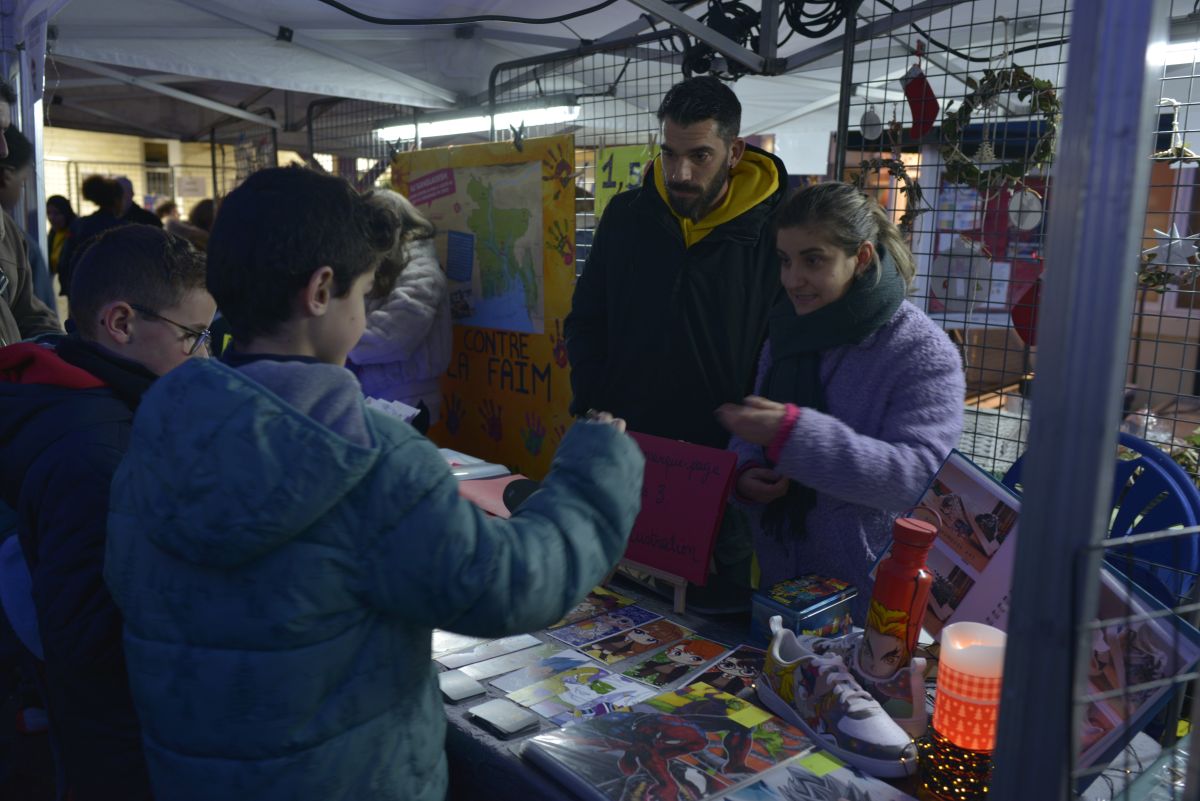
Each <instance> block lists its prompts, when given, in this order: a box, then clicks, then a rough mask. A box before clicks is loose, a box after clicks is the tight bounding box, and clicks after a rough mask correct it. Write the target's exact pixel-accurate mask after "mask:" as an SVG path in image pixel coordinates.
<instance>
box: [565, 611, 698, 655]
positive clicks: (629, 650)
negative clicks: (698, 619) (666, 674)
mask: <svg viewBox="0 0 1200 801" xmlns="http://www.w3.org/2000/svg"><path fill="white" fill-rule="evenodd" d="M691 633H692V632H691V631H690V630H688V629H685V628H684V627H683V626H680V625H679V624H677V623H672V622H671V621H669V620H655V621H654V622H653V623H647V624H646V625H644V626H634V627H633V628H631V629H629V630H628V631H624V632H621V633H620V634H615V635H613V636H612V637H606V638H604V639H603V640H599V641H597V642H594V643H592V644H591V645H589V646H587V647H586V648H583V649H582V650H583V652H584V653H585V654H587V655H588V656H590V657H591V658H592V659H598V660H600V661H601V662H604V663H605V664H608V665H611V664H614V663H616V662H620V661H622V660H624V659H629V658H630V657H632V656H637V655H639V654H645V653H649V652H650V651H653V650H655V649H658V648H662V647H663V646H667V645H672V644H674V643H675V642H677V641H679V640H681V639H683V638H684V637H686V636H688V635H689V634H691Z"/></svg>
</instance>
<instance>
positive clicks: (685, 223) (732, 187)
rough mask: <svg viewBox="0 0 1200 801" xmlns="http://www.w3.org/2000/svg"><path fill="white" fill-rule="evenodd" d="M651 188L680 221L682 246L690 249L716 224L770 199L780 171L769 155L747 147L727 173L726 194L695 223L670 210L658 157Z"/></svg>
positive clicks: (658, 157) (777, 185)
mask: <svg viewBox="0 0 1200 801" xmlns="http://www.w3.org/2000/svg"><path fill="white" fill-rule="evenodd" d="M654 187H655V188H656V189H657V190H658V196H659V197H661V198H662V199H663V202H664V203H666V204H667V208H669V209H671V214H673V215H674V216H675V219H676V220H678V221H679V227H680V228H681V229H682V230H683V241H684V245H685V246H686V247H689V248H690V247H691V246H692V245H694V244H696V243H697V242H699V241H700V240H701V239H704V237H706V236H708V234H709V232H711V231H712V230H713V229H714V228H716V227H717V226H718V225H721V224H722V223H727V222H729V221H730V220H732V219H734V218H735V217H737V216H739V215H741V214H743V213H745V212H747V211H749V210H750V209H752V208H754V207H755V206H757V205H758V204H759V203H762V202H763V201H764V200H766V199H767V198H769V197H770V196H771V195H772V194H773V193H774V192H775V190H776V189H778V188H779V170H777V169H776V168H775V162H774V161H772V160H771V158H770V156H767V155H765V154H763V153H756V152H754V151H753V150H750V149H748V148H747V150H746V151H745V152H744V153H743V154H742V158H741V160H740V161H738V163H737V166H736V167H734V168H733V171H732V173H731V174H730V177H729V191H728V192H726V193H725V198H724V199H723V200H722V201H721V202H720V203H719V204H718V205H717V207H716V208H715V209H713V210H712V211H710V212H709V213H708V214H707V215H706V216H704V217H702V218H701V219H699V220H697V221H696V222H692V221H691V220H689V219H688V218H687V217H681V216H680V215H678V214H676V213H675V209H673V208H671V202H670V200H668V199H667V182H666V178H665V177H664V176H663V166H662V156H661V155H659V156H656V157H655V159H654Z"/></svg>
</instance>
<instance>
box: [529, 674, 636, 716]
mask: <svg viewBox="0 0 1200 801" xmlns="http://www.w3.org/2000/svg"><path fill="white" fill-rule="evenodd" d="M563 679H564V681H563V684H564V686H565V689H564V691H563V692H561V693H559V694H557V695H555V696H552V697H550V698H547V699H545V700H543V701H539V702H537V703H536V704H533V705H532V706H530V707H529V708H530V709H532V710H533V711H534V712H537V713H538V714H539V715H541V716H542V717H544V718H549V719H550V722H551V723H555V724H557V725H559V726H562V725H564V724H566V723H571V722H573V721H576V720H580V719H584V718H587V717H595V716H596V715H603V714H607V713H609V712H612V711H614V710H617V709H628V708H629V707H630V706H632V705H633V704H636V703H637V702H638V701H642V700H644V699H646V698H649V697H650V696H651V695H653V694H654V690H653V689H651V688H649V687H647V686H646V685H644V684H641V683H640V682H636V681H634V680H632V679H627V678H625V677H623V676H615V675H613V674H611V673H600V674H596V676H594V677H592V678H590V679H588V678H583V677H582V676H578V677H577V676H574V675H572V674H570V673H567V674H564V675H563Z"/></svg>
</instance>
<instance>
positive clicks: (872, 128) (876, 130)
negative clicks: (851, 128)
mask: <svg viewBox="0 0 1200 801" xmlns="http://www.w3.org/2000/svg"><path fill="white" fill-rule="evenodd" d="M858 129H859V130H860V131H862V135H863V139H869V140H871V141H874V140H876V139H878V138H879V137H880V136H882V135H883V120H881V119H879V115H878V114H876V113H875V107H874V106H869V107H868V108H867V110H866V111H864V112H863V115H862V119H860V120H859V121H858Z"/></svg>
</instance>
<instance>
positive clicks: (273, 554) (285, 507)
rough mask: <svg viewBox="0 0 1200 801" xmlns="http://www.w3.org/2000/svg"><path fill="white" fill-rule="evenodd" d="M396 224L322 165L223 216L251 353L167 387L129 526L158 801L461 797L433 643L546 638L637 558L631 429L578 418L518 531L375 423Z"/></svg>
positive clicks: (240, 321)
mask: <svg viewBox="0 0 1200 801" xmlns="http://www.w3.org/2000/svg"><path fill="white" fill-rule="evenodd" d="M395 228H396V221H395V220H393V219H391V217H390V215H389V214H388V213H387V212H386V211H382V210H380V209H378V208H377V207H373V206H370V205H368V204H367V203H366V202H364V201H363V200H362V199H361V198H360V197H359V196H358V195H357V194H355V193H354V191H353V190H352V188H351V187H350V185H349V184H348V183H346V182H345V181H343V180H341V179H339V178H332V177H328V176H323V175H318V174H317V173H314V172H310V171H307V170H304V169H300V168H285V169H272V170H264V171H262V172H259V173H257V174H255V175H253V176H251V177H250V178H249V179H248V180H247V181H246V182H245V183H244V184H242V186H241V187H239V188H238V189H236V190H234V191H233V192H232V193H231V194H230V195H229V197H228V198H227V199H226V200H225V202H224V204H223V205H222V207H221V213H220V215H219V216H218V218H217V222H216V226H215V228H214V230H213V232H212V239H211V241H210V243H209V256H208V258H209V266H208V284H209V289H210V291H211V292H212V294H213V296H214V297H215V298H216V300H217V303H218V306H219V307H220V309H221V313H222V314H223V315H224V316H225V318H226V319H227V320H228V321H229V324H230V326H231V328H232V330H233V337H234V348H233V350H232V352H231V353H230V354H228V355H227V356H226V357H225V360H224V362H218V361H216V360H208V361H205V362H194V363H189V364H187V365H184V366H183V367H181V368H179V369H176V370H175V371H173V372H172V373H170V374H169V375H167V376H165V377H163V378H161V379H159V380H158V381H157V382H156V383H155V386H154V387H153V389H151V390H150V391H149V392H148V393H147V394H146V395H145V397H144V398H143V400H142V403H141V406H140V408H139V410H138V414H137V417H136V419H135V421H134V427H133V434H132V439H131V442H130V445H129V450H128V453H127V455H126V458H125V461H124V462H123V463H122V465H121V467H120V468H119V470H118V472H117V475H116V477H115V479H114V481H113V490H112V500H111V506H110V515H109V535H108V553H107V560H106V568H105V578H106V580H107V581H108V584H109V586H110V588H111V590H112V593H113V597H114V598H115V599H116V602H117V604H118V606H119V607H120V608H121V611H122V613H123V614H124V616H125V652H126V658H127V662H128V667H129V675H130V684H131V686H132V689H133V695H134V701H135V703H136V705H137V708H138V711H139V713H140V716H141V719H142V728H143V739H144V744H145V752H146V759H147V763H148V765H149V769H150V776H151V782H152V784H153V786H154V790H155V794H156V795H157V796H158V797H160V798H169V799H171V801H187V800H188V799H222V800H224V799H256V801H268V800H269V799H289V801H291V800H294V799H320V800H321V801H327V799H341V798H362V799H366V798H370V799H406V801H425V800H426V799H441V798H442V797H443V795H444V793H445V788H446V758H445V755H444V753H443V747H442V746H443V741H444V735H445V719H444V716H443V713H442V709H441V702H440V700H439V696H438V692H437V688H436V680H435V671H434V668H433V666H432V664H431V662H430V630H431V629H432V628H434V627H440V628H446V629H450V630H453V631H457V632H461V633H464V634H473V635H480V636H488V637H499V636H501V635H506V634H513V633H516V632H522V631H529V630H532V629H537V628H540V627H544V626H547V625H549V624H551V623H553V622H554V621H555V620H556V619H558V618H559V617H560V616H561V615H563V614H564V613H565V612H566V611H567V610H569V609H570V608H571V607H572V606H573V605H574V604H576V603H577V602H578V601H579V599H580V598H582V597H583V595H584V594H586V592H587V591H588V590H589V589H590V588H591V587H592V586H594V585H595V584H596V583H597V582H599V581H600V580H601V578H602V577H603V576H604V574H605V573H606V571H607V570H608V569H609V568H610V567H611V565H612V564H613V563H614V562H616V560H617V559H618V558H619V557H620V555H621V553H622V552H623V551H624V549H625V544H626V539H627V538H628V536H629V531H630V528H631V527H632V525H633V520H634V517H635V516H636V514H637V512H638V508H639V497H640V490H641V483H642V456H641V453H640V452H639V451H638V449H637V447H636V446H635V445H634V443H633V442H632V440H631V439H630V438H629V437H627V436H625V435H624V434H623V433H621V430H620V429H621V428H622V426H621V424H620V421H613V424H612V425H604V424H594V423H589V424H580V425H576V426H574V427H573V428H572V429H571V431H570V432H569V433H568V435H567V436H566V437H565V438H564V439H563V443H562V446H561V447H560V448H559V451H558V453H557V455H556V457H555V460H554V464H553V467H552V469H551V471H550V474H549V475H548V476H547V478H546V480H545V482H544V484H543V487H542V489H541V490H540V491H539V492H537V493H535V494H534V495H533V496H531V497H530V498H529V499H528V500H527V501H526V502H525V503H524V505H523V506H522V507H521V509H520V511H519V512H517V513H516V514H514V515H513V517H512V518H511V519H510V520H500V519H497V518H489V517H487V516H485V515H484V514H483V513H482V512H480V511H479V510H478V509H476V508H474V507H473V506H471V505H470V504H468V503H467V502H465V501H463V500H462V499H461V498H460V497H459V495H458V488H457V482H456V480H455V479H454V477H453V476H452V475H451V474H450V471H449V469H448V468H447V466H446V464H445V461H444V460H443V459H442V457H441V455H440V454H439V453H438V451H437V449H436V448H435V447H434V446H433V445H432V444H431V443H430V442H429V441H427V440H426V439H424V438H423V437H421V436H420V435H419V434H417V433H416V432H415V431H414V430H413V429H412V428H411V427H409V426H408V425H407V424H405V423H402V422H399V421H398V420H396V419H394V418H391V417H387V416H385V415H381V414H378V413H376V412H374V411H372V410H369V409H367V408H365V406H364V405H363V401H362V396H361V393H360V391H359V386H358V383H357V381H356V380H355V378H354V376H353V374H351V373H350V372H349V371H347V370H346V369H345V368H344V367H343V366H342V365H343V363H344V361H345V357H346V354H347V353H348V352H349V351H350V349H351V348H352V347H353V346H354V344H355V343H356V342H357V341H358V339H359V337H360V336H361V334H362V331H363V324H364V311H363V296H364V294H365V293H366V291H367V290H368V289H369V288H370V286H371V279H372V275H373V267H374V265H375V264H376V263H377V262H378V260H379V257H380V255H381V254H382V253H383V252H384V251H386V250H387V248H388V247H389V246H390V244H391V237H392V236H393V235H394V232H395Z"/></svg>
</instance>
